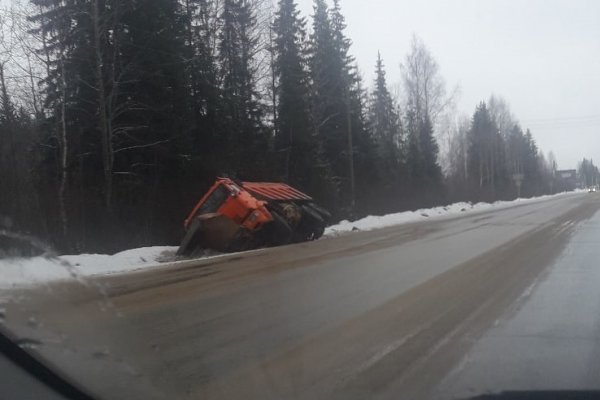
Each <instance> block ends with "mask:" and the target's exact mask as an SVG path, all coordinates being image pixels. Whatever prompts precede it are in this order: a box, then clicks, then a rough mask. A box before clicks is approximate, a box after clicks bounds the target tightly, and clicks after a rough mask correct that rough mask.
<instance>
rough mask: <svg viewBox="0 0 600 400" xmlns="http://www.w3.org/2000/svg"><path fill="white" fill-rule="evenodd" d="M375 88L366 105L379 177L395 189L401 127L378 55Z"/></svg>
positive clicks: (400, 159)
mask: <svg viewBox="0 0 600 400" xmlns="http://www.w3.org/2000/svg"><path fill="white" fill-rule="evenodd" d="M375 75H376V77H375V88H374V90H373V92H372V94H371V102H370V105H369V118H368V119H369V129H370V132H371V135H372V136H373V138H374V140H375V142H376V143H377V159H378V164H379V174H380V175H381V176H382V177H383V182H384V184H386V185H390V184H391V185H393V186H397V185H398V184H399V182H398V178H399V173H400V168H401V162H402V157H401V153H400V145H401V142H402V124H401V121H400V116H399V114H398V110H397V107H396V105H395V102H394V100H393V99H392V96H391V94H390V92H389V90H388V86H387V82H386V78H385V70H384V66H383V60H382V59H381V54H378V55H377V64H376V67H375Z"/></svg>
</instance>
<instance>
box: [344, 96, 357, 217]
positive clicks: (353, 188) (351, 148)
mask: <svg viewBox="0 0 600 400" xmlns="http://www.w3.org/2000/svg"><path fill="white" fill-rule="evenodd" d="M346 118H347V121H346V122H347V125H348V132H347V133H348V164H349V165H348V169H349V172H350V211H351V212H352V213H354V209H355V206H356V182H355V178H354V143H353V140H352V110H351V106H350V87H349V86H347V87H346Z"/></svg>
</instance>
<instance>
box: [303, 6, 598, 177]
mask: <svg viewBox="0 0 600 400" xmlns="http://www.w3.org/2000/svg"><path fill="white" fill-rule="evenodd" d="M298 2H299V6H300V9H301V11H302V12H303V14H304V15H305V16H310V15H312V13H313V11H312V0H298ZM341 5H342V10H343V13H344V15H345V16H346V20H347V23H348V29H347V34H348V36H349V37H350V38H351V39H352V41H353V46H352V49H351V52H352V54H353V55H354V56H355V57H356V58H357V61H358V63H359V67H360V69H361V72H362V74H363V76H364V78H365V79H366V81H367V83H368V84H369V85H371V84H372V79H373V69H374V65H375V59H376V56H377V51H378V50H379V51H381V54H382V57H383V58H384V61H385V64H386V67H387V73H388V79H389V83H390V84H392V85H394V84H398V83H399V81H400V69H399V64H400V62H401V61H402V59H403V57H404V55H405V54H406V52H407V50H408V47H409V42H410V39H411V37H412V35H413V33H414V34H417V35H418V36H419V37H421V38H422V39H423V41H424V42H425V44H426V45H427V47H428V48H429V50H430V51H431V52H432V54H433V55H434V57H435V58H436V59H437V61H438V63H439V64H440V68H441V73H442V75H443V76H444V78H445V79H446V81H447V83H448V86H449V88H450V87H452V86H454V85H457V84H458V85H459V87H460V92H461V93H460V98H459V100H458V110H459V111H460V112H461V113H464V114H468V115H471V114H472V113H473V111H474V108H475V106H476V105H477V104H478V103H479V102H480V101H481V100H485V99H487V98H489V96H490V95H491V94H492V93H493V94H497V95H499V96H502V97H503V98H504V99H505V100H506V101H507V102H508V103H509V104H510V106H511V109H512V111H513V113H514V114H515V115H516V117H517V118H518V119H519V120H520V121H521V122H522V125H523V126H524V127H529V128H531V130H532V132H533V134H534V136H535V138H536V140H537V142H538V145H539V147H540V148H541V149H542V150H543V151H544V152H545V153H547V152H548V151H550V150H552V151H554V153H555V154H556V157H557V159H558V163H559V167H560V168H565V169H566V168H575V167H576V164H577V162H578V160H580V159H581V158H582V157H587V158H593V159H595V160H596V161H597V162H598V164H600V1H598V0H460V1H459V0H454V1H444V0H410V1H408V0H370V1H369V0H341ZM309 21H310V20H309Z"/></svg>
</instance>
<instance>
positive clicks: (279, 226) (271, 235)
mask: <svg viewBox="0 0 600 400" xmlns="http://www.w3.org/2000/svg"><path fill="white" fill-rule="evenodd" d="M271 215H273V221H271V222H270V223H269V225H268V226H266V227H265V228H267V232H266V233H267V237H266V242H267V243H266V244H267V246H283V245H286V244H290V242H291V241H292V235H293V231H292V228H291V227H290V224H288V223H287V221H286V220H285V218H284V217H282V216H281V215H279V214H278V213H277V212H276V211H271Z"/></svg>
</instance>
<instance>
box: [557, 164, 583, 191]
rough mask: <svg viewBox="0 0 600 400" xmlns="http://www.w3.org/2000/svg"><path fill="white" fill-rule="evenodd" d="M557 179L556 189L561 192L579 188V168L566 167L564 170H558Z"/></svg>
mask: <svg viewBox="0 0 600 400" xmlns="http://www.w3.org/2000/svg"><path fill="white" fill-rule="evenodd" d="M556 181H557V182H556V183H557V188H556V189H557V191H559V192H562V191H567V190H575V189H577V187H578V186H579V178H578V176H577V170H575V169H565V170H562V171H556Z"/></svg>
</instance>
